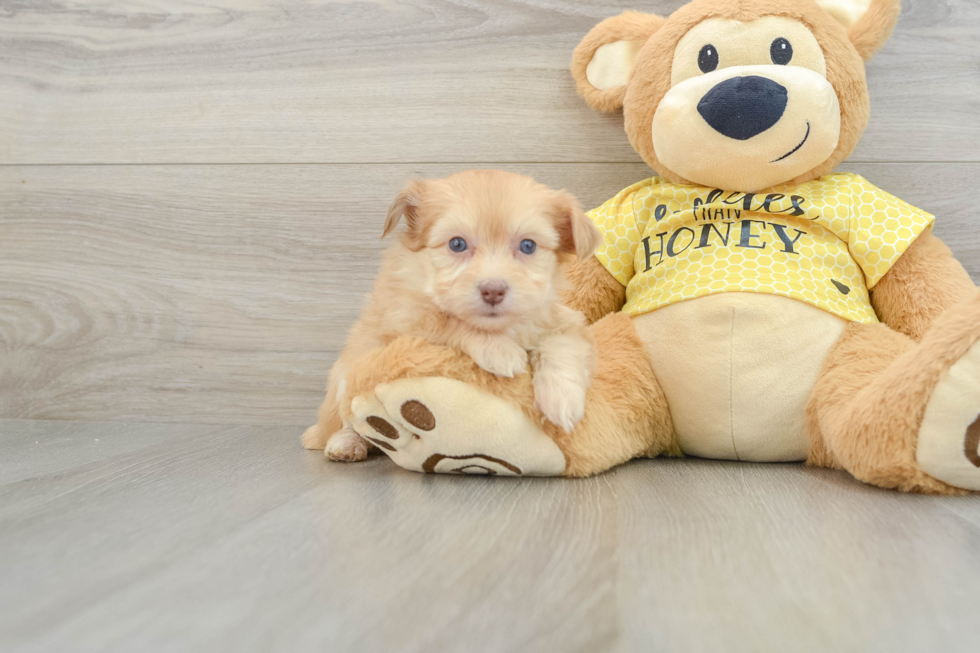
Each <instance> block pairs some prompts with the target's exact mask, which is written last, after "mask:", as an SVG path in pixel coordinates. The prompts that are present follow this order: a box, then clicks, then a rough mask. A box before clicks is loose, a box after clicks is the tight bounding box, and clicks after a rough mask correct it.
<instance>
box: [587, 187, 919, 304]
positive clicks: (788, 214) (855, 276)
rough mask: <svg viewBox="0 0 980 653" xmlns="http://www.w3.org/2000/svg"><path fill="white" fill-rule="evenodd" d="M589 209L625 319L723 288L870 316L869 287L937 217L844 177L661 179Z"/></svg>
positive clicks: (601, 257) (873, 284)
mask: <svg viewBox="0 0 980 653" xmlns="http://www.w3.org/2000/svg"><path fill="white" fill-rule="evenodd" d="M589 216H590V217H591V218H592V220H593V221H594V222H595V223H596V225H598V227H599V230H600V231H601V232H602V233H603V238H604V243H603V244H602V245H600V246H599V250H598V251H597V253H596V255H597V256H598V258H599V261H601V262H602V264H603V265H604V266H606V268H607V269H608V270H609V271H610V272H611V273H612V275H613V276H614V277H616V279H617V280H618V281H619V282H620V283H621V284H623V285H624V286H626V289H627V290H626V298H627V302H626V306H625V307H624V308H623V310H624V311H625V312H626V313H628V314H630V315H641V314H643V313H648V312H650V311H653V310H655V309H658V308H660V307H662V306H667V305H669V304H675V303H677V302H681V301H684V300H686V299H694V298H695V297H703V296H705V295H713V294H716V293H723V292H757V293H768V294H773V295H783V296H785V297H792V298H793V299H798V300H800V301H803V302H806V303H807V304H811V305H813V306H816V307H817V308H822V309H823V310H825V311H829V312H831V313H833V314H835V315H839V316H840V317H842V318H844V319H847V320H850V321H854V322H865V323H870V322H877V321H878V318H877V317H876V315H875V312H874V309H873V308H872V307H871V301H870V299H869V295H868V291H869V289H870V288H873V287H874V286H875V284H876V283H878V281H879V280H880V279H881V278H882V277H883V276H885V273H887V272H888V270H889V269H891V266H892V265H893V264H894V263H895V261H897V260H898V257H899V256H901V255H902V254H903V253H904V252H905V250H906V249H908V247H909V245H911V244H912V242H913V241H914V240H915V239H916V237H918V235H919V234H920V233H922V232H923V231H924V230H925V229H926V228H927V227H929V226H930V225H931V224H932V223H933V221H934V220H935V218H934V217H933V216H931V215H929V214H928V213H926V212H924V211H921V210H919V209H917V208H915V207H914V206H910V205H909V204H906V203H905V202H903V201H902V200H900V199H898V198H896V197H893V196H891V195H889V194H888V193H886V192H884V191H882V190H880V189H878V188H875V187H874V186H872V185H871V184H869V183H868V182H867V181H865V180H864V179H863V178H861V177H860V176H858V175H853V174H833V175H828V176H826V177H822V178H820V179H817V180H815V181H811V182H808V183H806V184H801V185H798V186H776V187H774V188H772V189H770V190H767V191H763V192H761V193H739V192H730V191H721V190H716V189H711V188H704V187H700V186H679V185H676V184H671V183H668V182H666V181H663V180H661V179H660V178H658V177H654V178H653V179H648V180H646V181H641V182H640V183H638V184H634V185H632V186H630V187H629V188H627V189H626V190H624V191H622V192H621V193H619V194H618V195H617V196H616V197H614V198H612V199H611V200H609V201H608V202H606V203H605V204H603V205H602V206H600V207H599V208H597V209H595V210H593V211H591V212H589Z"/></svg>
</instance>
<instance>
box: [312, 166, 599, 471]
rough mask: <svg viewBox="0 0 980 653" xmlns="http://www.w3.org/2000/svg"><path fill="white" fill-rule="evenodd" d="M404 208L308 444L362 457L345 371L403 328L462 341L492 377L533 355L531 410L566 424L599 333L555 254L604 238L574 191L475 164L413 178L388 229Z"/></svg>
mask: <svg viewBox="0 0 980 653" xmlns="http://www.w3.org/2000/svg"><path fill="white" fill-rule="evenodd" d="M403 216H404V218H405V221H406V222H407V229H406V230H405V231H404V232H403V233H402V234H401V236H400V238H399V242H398V244H396V245H395V246H393V247H392V248H391V249H389V250H388V251H387V252H386V253H385V256H384V261H383V263H382V266H381V273H380V275H379V276H378V279H377V281H376V282H375V284H374V291H373V292H372V294H371V296H370V298H369V300H368V304H367V307H366V308H365V309H364V312H363V314H362V315H361V319H360V320H359V321H358V322H357V324H355V325H354V327H353V328H352V329H351V332H350V335H349V336H348V339H347V345H346V347H345V348H344V351H343V352H342V353H341V355H340V357H339V359H338V360H337V363H336V364H335V365H334V367H333V369H332V370H331V372H330V378H329V381H328V383H327V396H326V399H325V400H324V402H323V405H322V406H321V407H320V413H319V420H318V422H317V424H315V425H314V426H311V427H310V428H309V429H307V430H306V433H304V434H303V444H304V445H305V446H306V447H307V448H309V449H323V448H324V447H325V448H326V455H327V457H328V458H330V459H331V460H340V461H357V460H363V459H364V458H366V457H367V454H368V448H369V447H370V446H371V445H370V444H369V443H368V442H366V441H365V440H363V439H361V438H360V437H359V436H358V435H357V433H355V432H354V430H353V429H352V428H351V426H350V424H343V423H342V422H341V418H340V412H339V406H340V402H348V401H350V400H351V397H348V396H346V382H345V378H346V375H347V373H348V371H349V370H350V369H351V366H352V365H354V364H355V361H356V360H357V359H358V358H359V357H360V356H362V355H363V354H365V353H367V352H369V351H371V350H372V349H376V348H379V347H384V346H385V345H386V344H388V343H389V342H391V341H392V340H394V339H395V338H397V337H399V336H403V335H411V336H416V337H420V338H424V339H425V340H427V341H429V342H431V343H433V344H439V345H448V346H452V347H457V348H459V349H461V350H462V351H464V352H466V353H467V354H468V355H469V356H470V357H471V358H472V359H473V360H474V361H475V362H476V363H477V365H479V366H480V367H482V368H483V369H485V370H487V371H488V372H491V373H493V374H497V375H499V376H507V377H513V376H515V375H518V374H523V373H525V372H526V371H527V366H528V362H529V361H530V363H531V366H532V368H533V371H534V395H535V401H536V405H537V407H538V409H539V410H540V411H541V412H542V413H543V414H544V416H545V417H546V418H547V419H548V420H550V421H551V422H553V423H555V424H557V425H559V426H561V427H562V428H564V429H565V430H571V429H572V428H573V427H574V426H575V424H577V423H578V422H579V420H581V419H582V417H583V415H584V413H585V394H586V390H587V389H588V386H589V383H590V382H591V379H592V374H593V372H594V369H595V343H594V342H593V340H592V337H591V332H590V331H589V329H588V327H587V326H586V322H585V318H584V316H583V315H582V314H581V313H579V312H578V311H575V310H572V309H570V308H568V307H566V306H564V305H562V304H561V302H560V301H559V299H558V294H557V290H558V287H559V285H560V284H561V283H562V281H563V276H562V272H561V263H562V261H563V260H565V259H566V258H569V257H572V256H578V257H579V258H580V259H584V258H586V257H588V256H591V255H592V253H593V252H594V251H595V248H596V247H597V246H598V244H599V239H600V235H599V232H598V230H597V229H596V227H595V225H593V224H592V221H591V220H589V218H588V217H587V216H586V215H585V214H584V213H583V212H582V210H581V208H580V207H579V205H578V202H577V201H576V200H575V198H574V197H573V196H572V195H570V194H568V193H566V192H564V191H555V190H551V189H549V188H547V187H545V186H542V185H541V184H539V183H537V182H535V181H534V180H533V179H530V178H529V177H523V176H521V175H517V174H513V173H509V172H502V171H499V170H470V171H467V172H461V173H459V174H456V175H453V176H451V177H448V178H446V179H437V180H428V181H421V180H419V181H413V182H411V183H409V184H408V186H407V187H406V188H405V189H404V190H403V191H402V192H401V193H399V195H398V197H397V198H396V199H395V203H394V204H393V205H392V206H391V209H389V211H388V218H387V220H386V221H385V226H384V235H385V236H387V235H388V234H389V233H391V232H392V231H393V230H394V229H395V227H396V226H397V224H398V222H399V220H401V218H402V217H403Z"/></svg>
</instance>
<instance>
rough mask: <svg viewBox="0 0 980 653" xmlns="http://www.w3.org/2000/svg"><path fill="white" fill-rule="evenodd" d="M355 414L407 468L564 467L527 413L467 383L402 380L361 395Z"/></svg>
mask: <svg viewBox="0 0 980 653" xmlns="http://www.w3.org/2000/svg"><path fill="white" fill-rule="evenodd" d="M352 409H353V425H354V428H355V430H357V432H358V433H360V434H361V435H362V436H364V437H365V438H367V439H368V440H370V441H371V442H373V443H374V444H377V445H378V446H379V447H380V448H381V450H382V451H384V452H385V453H386V454H387V455H388V456H389V457H390V458H391V459H392V460H394V461H395V463H397V464H398V465H399V466H401V467H404V468H405V469H409V470H412V471H418V472H426V473H440V474H482V475H501V476H556V475H559V474H561V473H562V472H563V471H564V470H565V456H564V454H562V452H561V450H560V449H559V448H558V445H556V444H555V443H554V441H553V440H552V439H551V438H549V437H548V436H547V435H546V434H545V433H544V432H543V431H541V429H540V428H539V427H538V426H537V425H535V424H534V423H533V422H532V421H531V420H530V419H529V418H528V417H527V416H526V415H525V414H524V413H523V412H522V411H521V409H520V408H518V407H517V406H514V405H512V404H510V403H508V402H507V401H504V400H503V399H501V398H499V397H497V396H495V395H492V394H490V393H487V392H483V391H482V390H477V389H476V388H474V387H472V386H470V385H467V384H465V383H462V382H461V381H456V380H454V379H447V378H442V377H426V378H421V379H401V380H399V381H394V382H392V383H386V384H382V385H379V386H378V387H377V388H375V392H374V394H372V395H365V396H362V397H358V398H356V399H355V400H354V402H353V403H352ZM380 443H384V444H385V445H386V446H381V444H380Z"/></svg>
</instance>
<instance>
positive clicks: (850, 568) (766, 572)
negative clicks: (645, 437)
mask: <svg viewBox="0 0 980 653" xmlns="http://www.w3.org/2000/svg"><path fill="white" fill-rule="evenodd" d="M296 438H297V431H296V430H295V429H291V428H282V427H260V426H255V427H235V426H200V425H191V426H187V425H160V424H135V423H134V424H98V423H67V422H39V421H16V420H9V421H0V447H2V451H3V456H2V457H0V650H4V651H17V652H20V651H144V650H155V651H269V650H280V651H307V650H309V651H313V650H316V651H324V650H326V651H331V652H341V651H367V650H372V651H373V650H379V651H380V650H399V651H459V650H467V651H518V650H521V651H639V650H672V651H722V650H724V651H827V650H833V651H889V652H895V651H975V650H976V642H977V641H978V638H980V621H978V620H977V618H976V610H977V600H976V599H977V587H978V586H980V496H971V497H966V498H957V499H937V498H928V497H917V496H906V495H900V494H897V493H892V492H887V491H882V490H877V489H874V488H870V487H867V486H863V485H860V484H859V483H857V482H855V481H853V480H851V479H849V478H848V477H847V476H846V475H844V474H842V473H836V472H829V471H822V470H810V469H805V468H803V467H800V466H797V465H752V464H744V463H721V462H709V461H698V460H655V461H636V462H634V463H631V464H629V465H626V466H624V467H621V468H619V469H617V470H614V471H613V472H611V473H609V474H606V475H604V476H601V477H599V478H593V479H586V480H572V481H570V480H560V479H503V478H500V479H482V478H468V479H459V478H455V477H433V476H425V475H422V474H414V473H411V472H405V471H404V470H400V469H398V468H396V467H395V466H394V465H393V464H392V463H391V462H390V461H388V460H387V459H386V458H383V457H376V458H372V459H371V460H370V461H368V462H366V463H362V464H356V465H342V464H337V463H328V462H326V461H325V460H324V459H323V458H322V457H321V456H320V455H318V454H316V453H313V452H301V451H299V450H298V449H297V440H296Z"/></svg>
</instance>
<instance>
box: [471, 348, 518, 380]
mask: <svg viewBox="0 0 980 653" xmlns="http://www.w3.org/2000/svg"><path fill="white" fill-rule="evenodd" d="M470 356H471V357H472V358H473V360H474V361H475V362H476V364H477V365H479V366H480V367H482V368H483V369H485V370H486V371H487V372H490V373H491V374H496V375H497V376H505V377H508V378H511V377H515V376H517V375H519V374H524V373H525V372H527V351H525V350H524V348H523V347H521V346H520V345H519V344H517V343H516V342H514V341H513V340H511V339H510V338H495V339H493V340H490V341H489V342H488V343H487V344H486V345H484V346H483V347H480V348H479V349H476V350H474V351H473V352H471V353H470Z"/></svg>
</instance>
